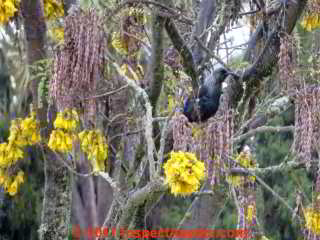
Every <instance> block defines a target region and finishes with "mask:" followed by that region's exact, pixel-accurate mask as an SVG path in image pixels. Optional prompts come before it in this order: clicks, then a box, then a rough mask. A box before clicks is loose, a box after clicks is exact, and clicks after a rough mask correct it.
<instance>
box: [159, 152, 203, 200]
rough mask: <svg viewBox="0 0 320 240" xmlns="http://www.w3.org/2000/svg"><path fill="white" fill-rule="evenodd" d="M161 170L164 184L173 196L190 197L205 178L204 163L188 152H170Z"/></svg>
mask: <svg viewBox="0 0 320 240" xmlns="http://www.w3.org/2000/svg"><path fill="white" fill-rule="evenodd" d="M163 168H164V173H165V176H166V182H167V183H168V184H169V186H170V188H171V193H173V194H174V195H175V196H176V195H190V194H191V193H193V192H195V191H197V190H198V189H199V187H200V181H201V180H202V179H203V178H204V176H205V171H204V170H205V167H204V163H203V162H201V161H199V160H197V158H196V156H195V155H194V154H193V153H188V152H181V151H179V152H171V155H170V159H169V160H168V161H167V162H166V163H165V165H164V167H163Z"/></svg>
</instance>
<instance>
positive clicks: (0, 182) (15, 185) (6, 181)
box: [0, 170, 24, 196]
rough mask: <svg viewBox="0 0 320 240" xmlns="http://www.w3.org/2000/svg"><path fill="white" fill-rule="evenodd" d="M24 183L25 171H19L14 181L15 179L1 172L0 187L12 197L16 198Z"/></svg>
mask: <svg viewBox="0 0 320 240" xmlns="http://www.w3.org/2000/svg"><path fill="white" fill-rule="evenodd" d="M23 182H24V173H23V171H19V172H18V174H17V176H15V178H14V179H13V177H9V176H8V175H7V174H5V173H4V172H3V171H2V170H0V186H2V187H3V188H4V190H5V191H6V192H7V193H9V194H10V196H14V195H16V194H17V192H18V189H19V186H20V184H21V183H23Z"/></svg>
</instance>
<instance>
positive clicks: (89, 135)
mask: <svg viewBox="0 0 320 240" xmlns="http://www.w3.org/2000/svg"><path fill="white" fill-rule="evenodd" d="M79 139H80V143H81V149H82V151H83V152H84V153H86V154H88V159H89V160H90V162H91V165H92V168H93V171H104V170H105V160H106V159H107V158H108V144H107V141H106V139H105V137H104V136H103V135H102V133H101V132H100V131H99V130H91V131H88V130H84V131H82V132H81V133H79Z"/></svg>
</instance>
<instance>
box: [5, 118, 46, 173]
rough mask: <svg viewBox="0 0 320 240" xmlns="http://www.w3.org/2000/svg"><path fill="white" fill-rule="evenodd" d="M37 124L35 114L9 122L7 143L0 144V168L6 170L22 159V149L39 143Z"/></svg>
mask: <svg viewBox="0 0 320 240" xmlns="http://www.w3.org/2000/svg"><path fill="white" fill-rule="evenodd" d="M39 129H40V128H39V123H38V122H37V120H36V115H35V113H32V114H31V116H30V117H27V118H25V119H15V120H12V121H11V126H10V135H9V138H8V143H1V144H0V168H3V169H4V168H8V167H10V166H11V165H13V164H15V163H16V162H17V161H18V160H19V159H20V158H23V151H22V148H23V147H25V146H28V145H33V144H36V143H38V142H40V140H41V138H40V131H39Z"/></svg>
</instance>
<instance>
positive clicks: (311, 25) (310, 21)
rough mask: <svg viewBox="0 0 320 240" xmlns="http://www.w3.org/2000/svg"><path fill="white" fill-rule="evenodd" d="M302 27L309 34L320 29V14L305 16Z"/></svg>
mask: <svg viewBox="0 0 320 240" xmlns="http://www.w3.org/2000/svg"><path fill="white" fill-rule="evenodd" d="M301 26H302V27H303V28H304V29H306V30H307V31H309V32H310V31H312V30H314V29H316V28H318V27H320V14H317V13H314V14H308V15H306V16H304V18H303V20H302V22H301Z"/></svg>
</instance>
